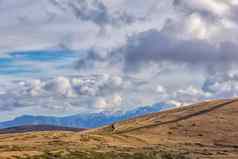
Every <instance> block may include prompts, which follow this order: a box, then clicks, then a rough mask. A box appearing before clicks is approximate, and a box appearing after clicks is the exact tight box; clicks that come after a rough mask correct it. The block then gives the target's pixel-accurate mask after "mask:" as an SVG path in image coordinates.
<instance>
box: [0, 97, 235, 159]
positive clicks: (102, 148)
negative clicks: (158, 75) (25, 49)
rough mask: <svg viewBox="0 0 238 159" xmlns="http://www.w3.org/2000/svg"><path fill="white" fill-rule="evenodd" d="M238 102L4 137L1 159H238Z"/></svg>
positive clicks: (225, 101)
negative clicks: (93, 126)
mask: <svg viewBox="0 0 238 159" xmlns="http://www.w3.org/2000/svg"><path fill="white" fill-rule="evenodd" d="M237 121H238V102H237V100H216V101H209V102H203V103H199V104H196V105H192V106H187V107H183V108H178V109H173V110H169V111H164V112H160V113H153V114H149V115H146V116H143V117H138V118H134V119H130V120H127V121H122V122H118V123H115V124H113V126H112V125H108V126H105V127H102V128H97V129H92V130H87V131H83V132H64V131H55V132H52V131H51V132H29V133H19V134H1V135H0V159H187V158H191V159H237V158H238V122H237Z"/></svg>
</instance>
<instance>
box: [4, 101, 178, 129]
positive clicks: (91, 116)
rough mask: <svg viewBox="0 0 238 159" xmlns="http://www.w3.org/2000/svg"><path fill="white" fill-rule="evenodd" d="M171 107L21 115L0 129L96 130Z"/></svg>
mask: <svg viewBox="0 0 238 159" xmlns="http://www.w3.org/2000/svg"><path fill="white" fill-rule="evenodd" d="M172 107H174V106H173V105H169V104H165V103H157V104H154V105H152V106H143V107H139V108H136V109H133V110H130V111H127V112H125V113H117V114H109V113H106V112H100V113H88V114H77V115H72V116H66V117H52V116H32V115H23V116H20V117H17V118H15V119H14V120H10V121H5V122H1V123H0V129H4V128H10V127H18V126H24V125H54V126H62V127H72V128H96V127H100V126H103V125H108V124H112V123H114V122H117V121H122V120H127V119H129V118H134V117H137V116H142V115H145V114H148V113H154V112H160V111H162V110H165V109H170V108H172Z"/></svg>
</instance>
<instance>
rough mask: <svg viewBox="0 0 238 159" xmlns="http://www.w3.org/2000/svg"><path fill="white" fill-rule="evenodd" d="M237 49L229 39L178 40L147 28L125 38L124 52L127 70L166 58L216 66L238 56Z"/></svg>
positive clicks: (217, 68) (222, 64) (208, 66)
mask: <svg viewBox="0 0 238 159" xmlns="http://www.w3.org/2000/svg"><path fill="white" fill-rule="evenodd" d="M237 49H238V46H237V45H236V44H234V43H232V42H222V43H220V44H219V45H214V44H211V43H209V41H206V40H195V39H193V40H181V39H177V38H174V37H173V36H170V35H168V34H166V33H163V32H159V31H156V30H150V31H146V32H144V33H141V34H138V35H136V36H134V37H132V38H130V39H129V40H128V44H127V46H126V47H125V48H124V52H123V54H124V58H125V65H124V66H125V69H126V70H135V69H138V68H141V67H143V66H146V64H149V63H151V62H153V63H160V62H163V61H168V62H172V63H177V64H179V63H185V64H188V65H190V66H201V67H206V69H208V70H209V69H210V70H212V69H214V70H219V69H224V68H226V67H228V66H229V65H230V64H231V63H235V62H236V61H237V60H238V53H237Z"/></svg>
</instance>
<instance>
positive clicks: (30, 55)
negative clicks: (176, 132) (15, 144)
mask: <svg viewBox="0 0 238 159" xmlns="http://www.w3.org/2000/svg"><path fill="white" fill-rule="evenodd" d="M237 17H238V1H237V0H199V1H198V0H166V1H162V0H161V1H158V0H147V1H146V2H145V1H144V0H115V1H112V0H20V1H19V0H0V20H1V23H0V121H3V120H9V119H12V118H14V117H16V116H20V115H23V114H32V115H53V116H66V115H71V114H79V113H92V112H111V113H116V112H122V111H126V110H129V109H133V108H136V107H139V106H146V105H152V104H155V103H158V102H162V103H168V104H174V105H176V106H183V105H187V104H191V103H195V102H199V101H203V100H211V99H220V98H221V99H222V98H234V97H236V96H237V94H238V71H237V69H238V66H237V62H236V61H237V60H238V53H237V50H238V18H237Z"/></svg>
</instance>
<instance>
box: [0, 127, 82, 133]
mask: <svg viewBox="0 0 238 159" xmlns="http://www.w3.org/2000/svg"><path fill="white" fill-rule="evenodd" d="M83 130H85V129H79V128H70V127H62V126H55V125H23V126H17V127H10V128H5V129H0V134H9V133H26V132H35V131H73V132H79V131H83Z"/></svg>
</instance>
